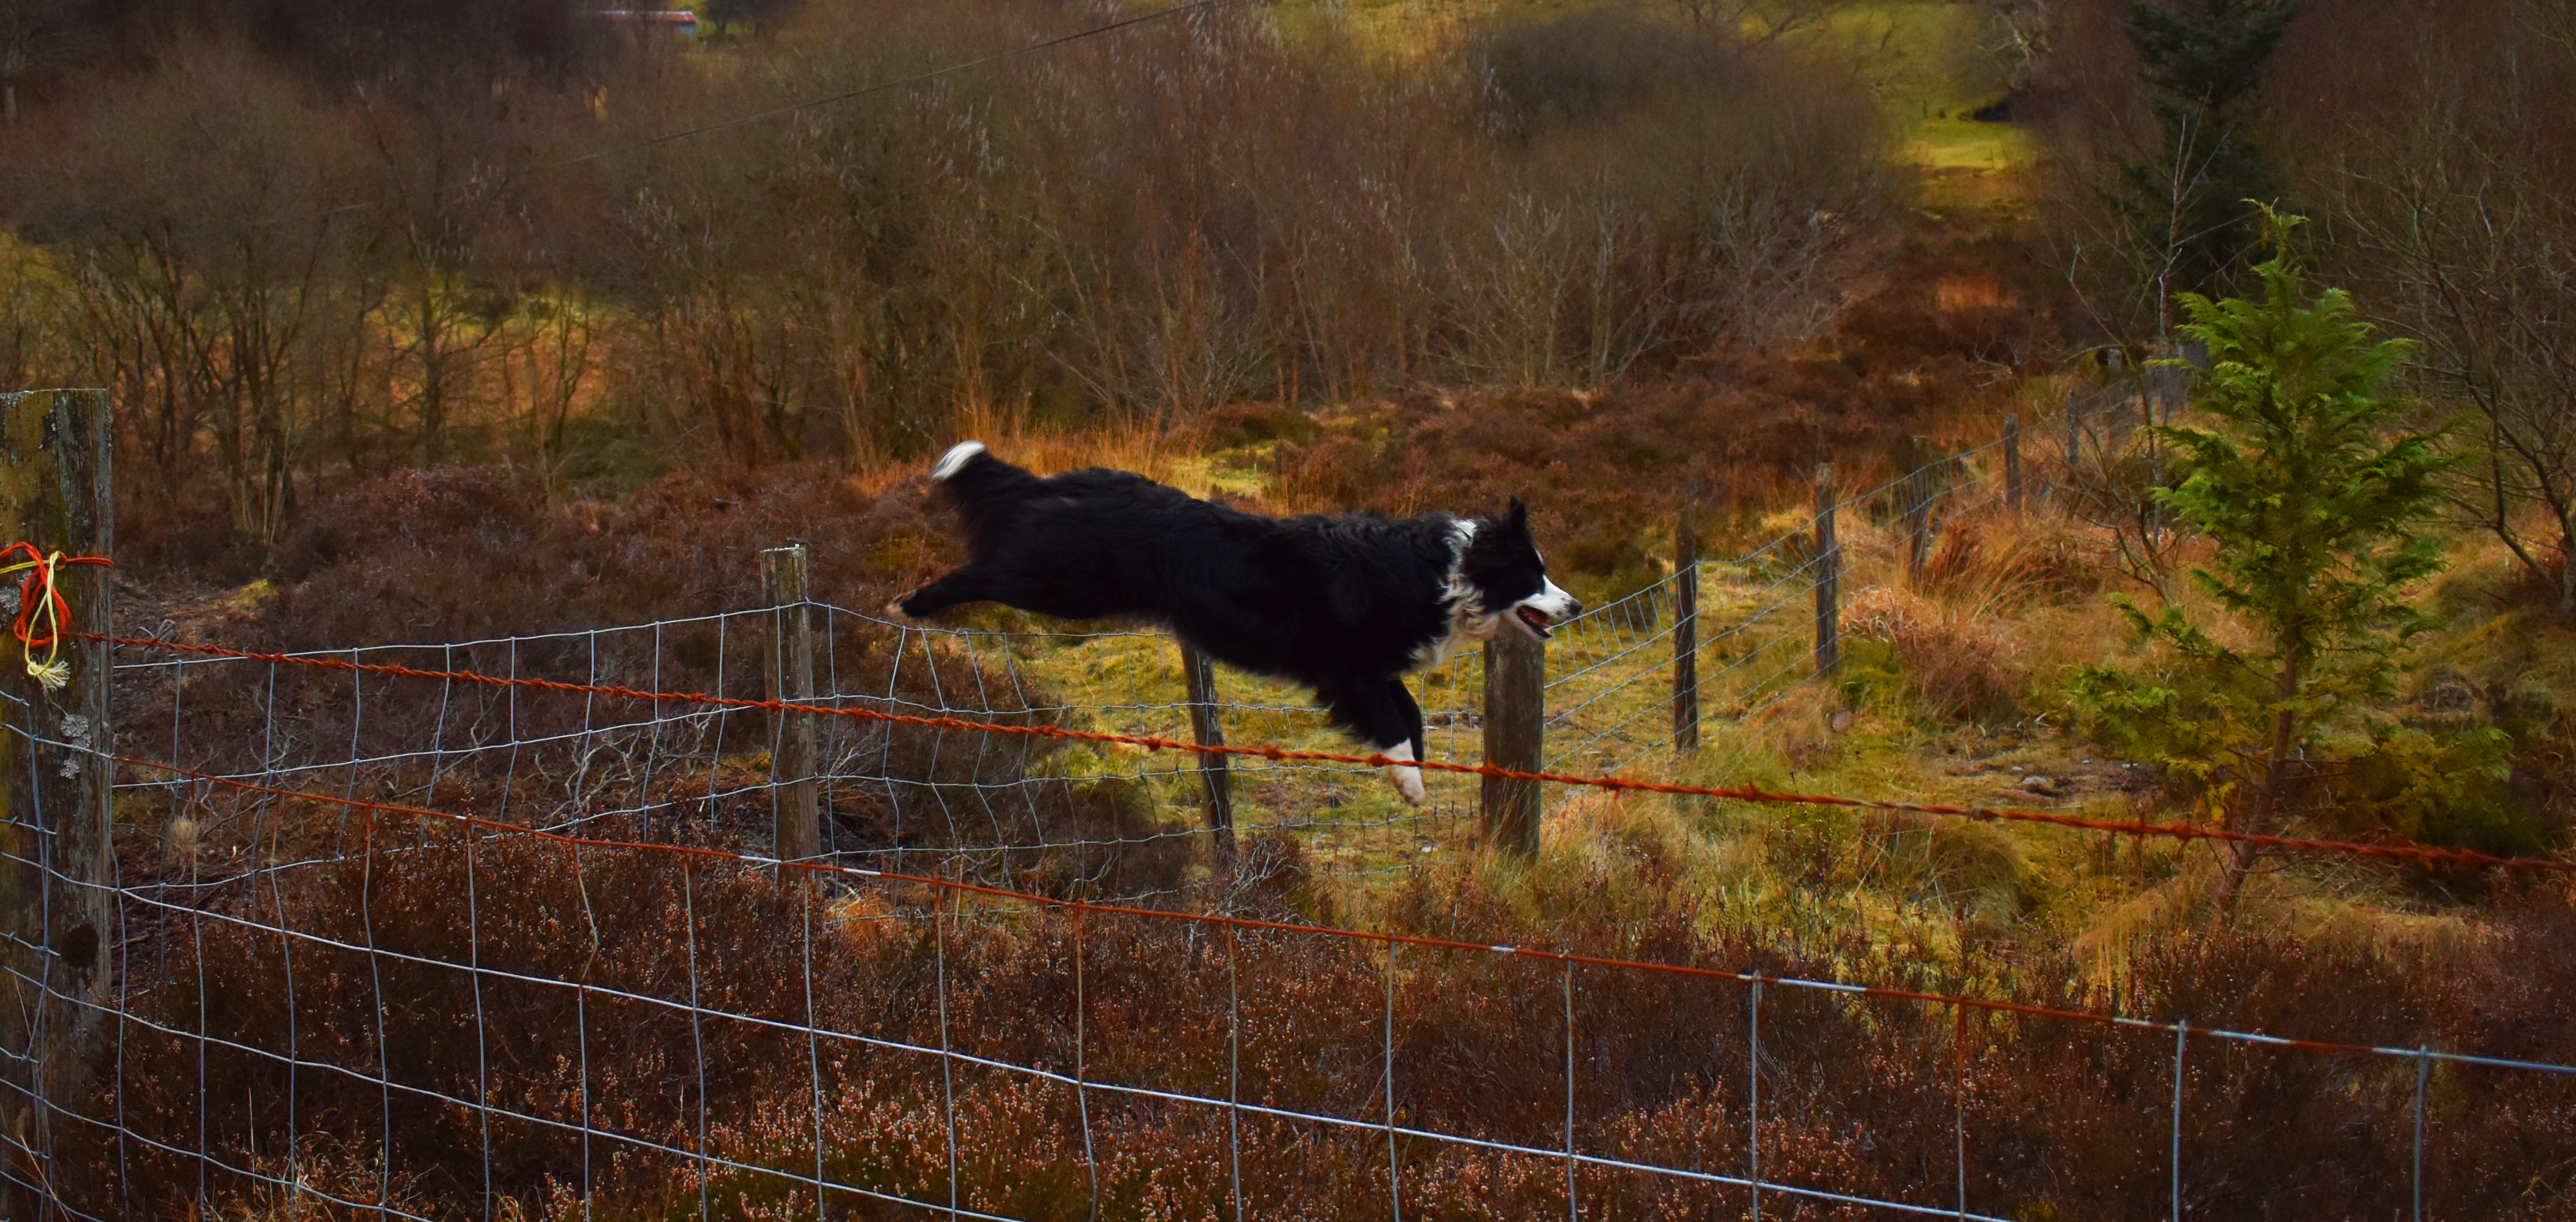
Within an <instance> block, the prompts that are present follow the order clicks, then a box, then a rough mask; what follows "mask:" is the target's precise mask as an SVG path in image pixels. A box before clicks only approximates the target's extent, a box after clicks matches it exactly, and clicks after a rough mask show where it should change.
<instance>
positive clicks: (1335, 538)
mask: <svg viewBox="0 0 2576 1222" xmlns="http://www.w3.org/2000/svg"><path fill="white" fill-rule="evenodd" d="M939 482H940V486H941V487H942V488H943V489H945V490H946V492H947V495H948V498H949V500H950V502H951V503H952V504H953V505H954V506H955V507H956V510H957V514H958V517H959V518H960V520H961V521H962V523H963V525H964V527H965V536H966V547H967V555H968V557H969V559H968V560H967V562H966V564H965V565H963V566H961V567H960V568H958V569H957V570H956V571H954V572H951V573H949V574H948V575H947V576H945V577H942V578H940V579H939V580H937V581H934V582H932V583H931V584H929V585H928V586H925V587H923V588H922V589H921V590H920V591H918V592H916V593H914V594H913V595H911V596H910V597H908V598H905V599H903V600H902V601H901V603H900V604H899V605H900V607H901V609H902V611H903V613H904V614H905V615H907V616H910V617H912V618H915V619H926V618H928V617H930V616H934V615H937V614H939V613H940V612H942V611H945V610H947V609H948V608H950V607H954V606H958V605H960V604H964V603H972V602H985V601H990V602H998V603H1002V604H1005V605H1007V606H1012V607H1017V608H1019V609H1021V610H1023V611H1034V612H1037V613H1038V614H1041V615H1052V616H1058V617H1062V618H1065V619H1134V620H1144V621H1150V622H1154V623H1158V624H1162V625H1165V626H1167V627H1169V628H1170V629H1171V630H1172V631H1173V632H1174V633H1175V634H1177V635H1178V636H1180V638H1181V639H1182V640H1184V641H1187V642H1188V643H1190V644H1192V645H1195V646H1197V647H1198V648H1199V649H1201V650H1203V651H1205V652H1206V654H1207V655H1208V656H1209V657H1212V658H1215V659H1216V660H1218V661H1220V662H1224V663H1226V664H1227V665H1229V666H1233V667H1236V668H1239V669H1242V670H1246V671H1251V672H1253V673H1256V674H1262V675H1270V676H1273V677H1276V678H1281V679H1286V680H1290V681H1292V682H1296V683H1299V684H1303V685H1305V686H1306V687H1308V688H1311V689H1313V691H1314V693H1315V695H1316V698H1317V699H1318V700H1319V701H1321V702H1322V704H1323V706H1324V708H1325V709H1326V711H1327V712H1328V713H1329V714H1330V715H1331V717H1332V720H1333V722H1334V723H1335V724H1337V725H1341V726H1345V727H1347V728H1349V729H1350V730H1352V731H1353V732H1355V733H1356V734H1357V735H1358V737H1360V738H1362V739H1364V740H1366V741H1367V742H1368V743H1369V744H1370V745H1371V746H1373V747H1376V748H1378V749H1380V750H1382V751H1392V750H1393V749H1394V748H1397V747H1398V746H1400V745H1401V746H1406V747H1409V748H1410V749H1411V755H1412V757H1413V758H1414V759H1417V760H1418V759H1421V758H1422V757H1423V756H1422V751H1423V741H1422V710H1421V708H1420V707H1419V706H1417V705H1416V704H1415V703H1414V700H1413V696H1412V694H1411V693H1410V692H1408V691H1407V690H1406V689H1405V684H1404V681H1403V679H1402V678H1401V677H1400V676H1402V675H1403V674H1404V673H1405V672H1406V671H1409V670H1412V669H1414V668H1416V667H1418V666H1420V665H1422V664H1424V663H1425V662H1427V661H1429V660H1431V659H1433V658H1434V657H1437V656H1445V655H1446V653H1447V648H1450V647H1454V646H1455V644H1456V643H1457V642H1456V640H1444V638H1450V637H1453V636H1455V637H1457V638H1460V639H1478V638H1480V637H1481V636H1483V635H1487V634H1490V633H1491V632H1492V631H1493V630H1494V627H1495V624H1496V623H1497V622H1498V621H1500V620H1503V619H1511V620H1513V621H1514V622H1515V624H1516V626H1518V627H1521V628H1522V629H1523V630H1526V631H1531V632H1533V633H1534V634H1536V635H1541V636H1544V635H1545V634H1546V628H1547V624H1548V622H1549V621H1550V620H1551V619H1556V618H1562V617H1564V616H1566V615H1570V614H1573V613H1574V612H1575V611H1578V610H1580V609H1581V608H1580V604H1578V603H1575V602H1574V600H1573V599H1572V598H1571V597H1570V596H1568V595H1566V594H1565V593H1564V592H1563V591H1561V590H1558V589H1556V587H1555V585H1554V584H1553V583H1551V582H1549V581H1548V580H1547V567H1546V563H1545V561H1543V560H1542V559H1541V558H1540V556H1539V553H1538V548H1537V546H1536V544H1535V543H1533V542H1532V540H1531V537H1530V532H1529V515H1528V511H1527V510H1526V509H1525V508H1524V507H1523V506H1522V505H1521V503H1520V501H1519V499H1518V498H1514V499H1513V501H1512V503H1511V507H1510V509H1509V510H1508V511H1507V512H1505V513H1504V514H1502V515H1500V516H1498V517H1492V518H1479V519H1476V520H1475V521H1474V522H1473V523H1472V524H1468V525H1465V526H1462V524H1461V523H1460V522H1459V521H1458V520H1457V519H1456V518H1453V517H1451V516H1450V515H1448V514H1445V513H1434V514H1428V515H1425V516H1422V517H1417V518H1406V519H1389V518H1384V517H1379V516H1377V515H1374V514H1355V515H1349V516H1343V517H1322V516H1318V515H1308V516H1304V517H1296V518H1269V517H1262V516H1259V515H1255V514H1248V513H1243V512H1240V511H1237V510H1234V509H1230V508H1227V507H1226V506H1224V505H1219V504H1214V503H1211V502H1208V501H1202V500H1198V499H1196V498H1194V497H1191V496H1189V495H1187V494H1185V493H1182V492H1180V491H1178V490H1176V489H1173V488H1169V487H1165V486H1164V485H1161V484H1158V483H1155V482H1153V481H1152V480H1149V479H1146V478H1145V477H1143V476H1141V475H1135V474H1131V473H1129V472H1125V471H1108V470H1102V469H1100V468H1090V469H1087V470H1081V471H1069V472H1066V473H1064V474H1061V475H1055V476H1050V477H1048V478H1045V479H1041V478H1039V477H1037V476H1035V475H1032V474H1030V473H1029V472H1027V471H1023V470H1021V469H1020V468H1018V467H1015V466H1012V465H1011V464H1009V463H1006V462H1003V461H1002V460H1000V459H998V458H995V457H993V456H992V455H991V454H990V453H987V452H985V451H984V450H983V449H982V447H980V446H974V445H973V444H972V443H968V444H967V445H961V446H959V447H958V448H957V449H955V450H952V451H950V454H949V457H948V458H947V459H944V460H942V462H941V463H940V470H939ZM1399 788H1400V789H1405V790H1406V793H1407V796H1408V798H1415V799H1416V800H1418V792H1419V783H1418V780H1417V781H1416V782H1415V783H1414V784H1412V785H1411V786H1410V787H1409V788H1408V787H1407V786H1406V785H1405V784H1403V783H1402V782H1399Z"/></svg>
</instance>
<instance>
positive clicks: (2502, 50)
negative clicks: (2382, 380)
mask: <svg viewBox="0 0 2576 1222" xmlns="http://www.w3.org/2000/svg"><path fill="white" fill-rule="evenodd" d="M2422 7H2423V9H2424V13H2423V14H2422V15H2424V16H2425V17H2426V18H2427V19H2428V27H2429V26H2430V25H2431V24H2432V23H2431V22H2430V20H2429V19H2430V18H2431V17H2433V16H2434V15H2435V14H2434V13H2433V6H2431V5H2425V6H2422ZM2438 16H2439V17H2440V19H2441V20H2442V21H2446V22H2458V23H2461V24H2462V26H2463V28H2461V29H2457V30H2453V31H2450V35H2451V36H2449V37H2441V36H2435V37H2427V38H2423V39H2419V40H2418V42H2417V43H2416V44H2415V46H2414V48H2413V50H2412V51H2411V53H2409V54H2407V55H2404V56H2399V57H2394V59H2395V62H2393V63H2385V64H2384V65H2383V66H2384V69H2387V70H2393V71H2394V72H2395V73H2398V74H2402V75H2401V76H2400V82H2402V83H2398V84H2396V85H2395V87H2393V88H2392V87H2388V86H2374V87H2380V88H2388V91H2389V92H2390V93H2392V94H2394V95H2396V96H2397V97H2399V98H2402V99H2405V100H2404V101H2403V102H2401V103H2398V104H2397V105H2396V107H2395V109H2397V111H2398V113H2396V114H2394V115H2389V114H2385V113H2382V114H2369V113H2363V114H2357V115H2354V116H2353V117H2352V118H2351V120H2350V122H2351V126H2350V128H2348V129H2346V130H2344V131H2343V132H2340V133H2337V132H2331V131H2329V132H2326V133H2323V134H2321V136H2320V137H2319V138H2320V139H2321V140H2326V141H2331V142H2332V145H2333V151H2332V153H2331V156H2330V157H2328V158H2326V159H2324V162H2323V164H2322V165H2321V166H2319V167H2318V169H2317V170H2316V172H2315V178H2314V181H2313V182H2312V184H2311V185H2310V187H2309V190H2310V191H2311V192H2312V193H2313V194H2315V195H2317V196H2319V197H2320V198H2321V202H2324V203H2326V204H2327V205H2328V206H2327V207H2326V208H2325V209H2322V211H2324V212H2325V213H2326V215H2327V218H2328V219H2329V221H2330V222H2331V228H2330V230H2329V233H2328V239H2329V240H2328V243H2327V245H2326V247H2325V249H2324V251H2323V252H2322V253H2323V255H2324V257H2325V258H2327V259H2329V260H2330V261H2333V262H2334V263H2336V264H2337V265H2338V266H2337V268H2336V270H2337V271H2338V272H2339V273H2342V274H2347V275H2349V276H2351V277H2353V278H2354V279H2355V281H2356V285H2357V287H2358V288H2360V289H2361V291H2362V292H2363V294H2364V296H2363V298H2362V299H2363V300H2364V301H2365V302H2366V303H2368V304H2369V305H2370V306H2371V308H2372V309H2373V310H2374V311H2376V312H2377V313H2379V314H2380V315H2382V316H2383V317H2384V318H2385V319H2386V320H2387V321H2388V322H2389V323H2391V324H2392V325H2394V326H2395V327H2397V328H2399V329H2400V330H2402V331H2404V332H2405V333H2407V334H2409V335H2411V336H2413V337H2415V338H2416V339H2417V340H2418V341H2420V343H2421V344H2422V350H2423V364H2424V368H2425V370H2426V372H2428V373H2429V374H2430V375H2432V377H2433V386H2432V389H2433V390H2434V392H2435V393H2436V394H2437V395H2438V396H2440V397H2442V398H2444V399H2446V400H2449V401H2454V402H2457V403H2459V404H2461V405H2463V406H2465V407H2467V408H2468V409H2470V411H2471V413H2472V416H2471V419H2472V421H2473V422H2474V423H2473V427H2468V428H2463V429H2461V430H2460V431H2459V440H2460V442H2461V443H2462V444H2465V445H2467V446H2469V447H2471V448H2472V449H2473V450H2474V454H2473V456H2472V458H2473V461H2470V462H2467V463H2464V464H2462V466H2461V468H2460V470H2459V482H2458V483H2457V484H2456V485H2455V487H2454V490H2453V491H2454V500H2455V503H2456V504H2457V505H2458V507H2459V508H2460V509H2461V510H2462V511H2463V513H2464V515H2465V516H2466V517H2467V518H2468V519H2469V520H2471V521H2474V522H2475V523H2476V524H2477V525H2479V526H2480V527H2482V528H2484V529H2486V530H2487V531H2489V532H2491V533H2492V534H2494V535H2495V536H2496V538H2497V539H2498V540H2500V541H2501V542H2502V543H2503V544H2504V545H2505V547H2506V548H2507V549H2508V550H2509V551H2511V552H2512V554H2513V555H2514V557H2515V558H2516V560H2517V561H2518V562H2519V563H2520V564H2522V565H2523V566H2524V567H2525V568H2526V569H2527V570H2528V571H2529V572H2530V573H2532V574H2533V575H2534V576H2535V577H2538V578H2541V579H2544V580H2554V581H2555V583H2556V585H2557V593H2558V606H2559V609H2560V611H2561V613H2562V614H2566V615H2570V616H2576V564H2570V563H2568V560H2569V558H2570V557H2576V336H2571V335H2570V334H2569V333H2568V331H2567V320H2568V319H2569V318H2571V317H2576V151H2571V150H2568V149H2566V148H2564V147H2562V146H2563V143H2564V142H2563V141H2561V140H2558V139H2554V138H2553V137H2552V136H2551V135H2550V133H2553V132H2564V131H2565V130H2567V125H2568V124H2569V123H2570V122H2576V39H2571V38H2569V37H2567V34H2568V33H2569V32H2570V30H2571V28H2576V19H2571V18H2570V17H2569V16H2568V10H2567V8H2566V6H2564V5H2560V4H2551V3H2540V2H2537V0H2494V2H2492V3H2486V4H2478V5H2471V6H2462V7H2461V8H2456V9H2455V8H2453V7H2451V6H2442V7H2441V11H2440V12H2439V14H2438ZM2408 77H2411V78H2412V79H2411V80H2409V79H2406V78H2408ZM2338 135H2339V136H2340V137H2341V138H2340V139H2337V138H2336V137H2337V136H2338ZM2553 550H2554V551H2555V552H2556V553H2557V555H2556V556H2555V557H2554V560H2555V563H2554V565H2553V557H2552V556H2551V555H2550V554H2549V553H2550V552H2551V551H2553ZM2553 569H2554V571H2553Z"/></svg>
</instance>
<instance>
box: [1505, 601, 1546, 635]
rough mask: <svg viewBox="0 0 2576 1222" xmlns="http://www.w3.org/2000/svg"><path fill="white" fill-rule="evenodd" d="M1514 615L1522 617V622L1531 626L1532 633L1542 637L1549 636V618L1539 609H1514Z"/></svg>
mask: <svg viewBox="0 0 2576 1222" xmlns="http://www.w3.org/2000/svg"><path fill="white" fill-rule="evenodd" d="M1512 614H1514V615H1517V616H1519V617H1521V622H1522V623H1524V624H1527V625H1529V629H1530V631H1532V632H1535V633H1537V634H1539V635H1540V636H1546V635H1548V631H1547V616H1546V615H1545V614H1544V613H1542V612H1540V611H1539V610H1538V609H1537V608H1535V607H1514V608H1512Z"/></svg>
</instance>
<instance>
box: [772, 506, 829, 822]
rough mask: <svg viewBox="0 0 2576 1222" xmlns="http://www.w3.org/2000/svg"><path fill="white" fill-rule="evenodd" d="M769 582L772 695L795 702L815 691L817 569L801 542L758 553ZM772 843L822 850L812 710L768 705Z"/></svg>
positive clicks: (810, 698)
mask: <svg viewBox="0 0 2576 1222" xmlns="http://www.w3.org/2000/svg"><path fill="white" fill-rule="evenodd" d="M760 573H761V579H762V581H763V583H764V584H765V585H766V586H767V587H768V591H769V605H770V607H771V611H770V613H769V617H770V618H769V668H768V669H769V675H768V678H769V698H770V699H772V700H784V701H788V702H790V703H794V704H806V703H811V702H812V701H813V699H814V603H813V601H812V600H813V594H814V574H813V568H812V566H811V564H810V563H809V562H808V560H807V558H806V554H805V545H804V544H802V543H791V544H788V545H787V546H785V547H773V548H770V549H768V550H766V551H763V552H762V553H760ZM769 726H770V739H769V812H770V820H771V823H770V828H771V830H770V846H771V851H772V852H774V853H776V854H777V855H778V858H779V860H781V861H804V860H807V859H809V858H813V857H819V856H821V855H822V852H823V812H822V803H821V802H820V800H819V795H818V794H817V793H816V792H815V790H816V788H817V787H816V785H815V782H814V764H815V759H814V757H815V754H816V751H815V746H814V716H813V714H811V713H773V714H771V715H770V718H769Z"/></svg>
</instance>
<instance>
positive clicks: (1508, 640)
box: [1479, 625, 1547, 857]
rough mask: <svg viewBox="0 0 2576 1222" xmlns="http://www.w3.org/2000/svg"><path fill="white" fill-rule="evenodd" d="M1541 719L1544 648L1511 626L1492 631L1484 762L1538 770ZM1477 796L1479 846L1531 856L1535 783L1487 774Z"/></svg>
mask: <svg viewBox="0 0 2576 1222" xmlns="http://www.w3.org/2000/svg"><path fill="white" fill-rule="evenodd" d="M1546 720H1547V649H1546V647H1545V646H1543V645H1541V644H1539V642H1537V641H1536V640H1533V639H1531V637H1530V635H1529V634H1528V633H1526V632H1522V631H1520V630H1519V629H1517V628H1513V627H1511V626H1509V625H1505V626H1503V627H1501V628H1498V629H1497V630H1496V631H1495V632H1494V636H1493V639H1491V640H1489V641H1487V642H1485V762H1486V763H1488V764H1492V765H1495V766H1498V767H1503V768H1509V769H1511V770H1512V771H1514V772H1536V771H1538V770H1539V764H1540V759H1539V753H1540V748H1541V746H1542V744H1543V742H1544V741H1545V734H1546ZM1480 797H1481V799H1482V801H1481V802H1480V804H1479V810H1480V812H1481V814H1482V816H1483V819H1482V822H1483V824H1484V832H1485V842H1486V843H1487V844H1491V845H1494V846H1497V847H1499V848H1501V849H1503V850H1504V851H1505V852H1511V853H1518V854H1520V855H1521V856H1523V857H1535V856H1537V855H1538V805H1539V783H1538V782H1536V781H1520V780H1513V779H1510V778H1507V777H1498V776H1489V777H1486V778H1485V784H1484V790H1483V792H1482V794H1481V795H1480Z"/></svg>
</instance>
